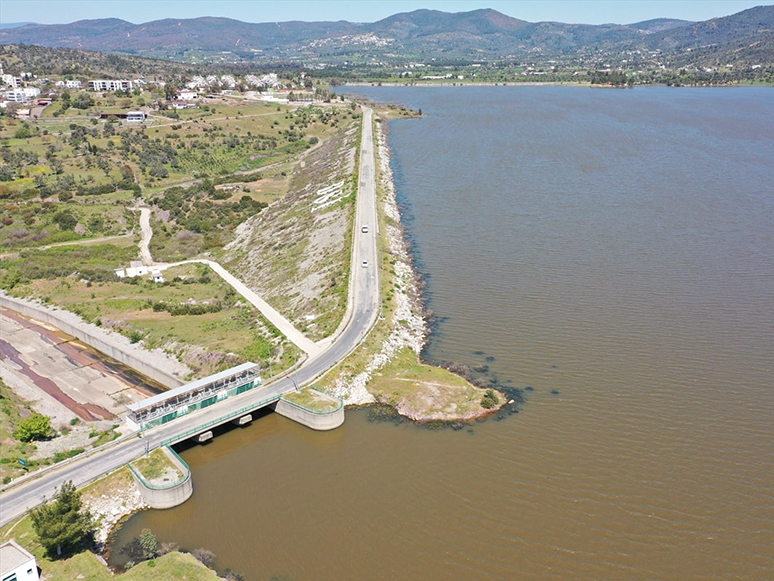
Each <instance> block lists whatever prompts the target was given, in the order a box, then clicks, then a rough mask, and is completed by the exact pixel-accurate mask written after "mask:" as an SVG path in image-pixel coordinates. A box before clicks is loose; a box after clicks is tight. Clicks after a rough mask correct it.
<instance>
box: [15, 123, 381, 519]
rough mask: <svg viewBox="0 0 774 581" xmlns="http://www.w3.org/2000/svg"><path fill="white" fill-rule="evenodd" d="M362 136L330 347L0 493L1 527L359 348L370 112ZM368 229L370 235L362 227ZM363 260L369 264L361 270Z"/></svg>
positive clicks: (365, 285)
mask: <svg viewBox="0 0 774 581" xmlns="http://www.w3.org/2000/svg"><path fill="white" fill-rule="evenodd" d="M363 111H364V114H363V136H362V140H361V155H360V184H359V188H358V196H357V210H356V218H355V224H354V228H355V235H354V244H353V252H352V283H351V287H350V301H351V304H350V310H349V312H350V313H351V318H350V320H349V323H348V325H347V326H346V328H345V329H344V331H343V332H342V333H341V334H340V335H339V336H338V337H337V338H336V340H335V341H333V343H331V344H330V345H329V346H327V347H326V348H325V349H324V350H322V351H320V352H319V353H318V354H316V355H315V356H313V357H310V358H309V359H307V360H306V361H305V362H304V363H303V364H302V365H301V366H300V367H299V368H298V369H297V370H296V371H294V372H293V373H292V374H290V375H288V376H286V377H284V378H282V379H280V380H278V381H274V382H272V383H270V384H268V385H267V386H265V387H262V388H260V389H257V390H253V391H250V392H247V393H244V394H242V395H240V396H238V397H234V398H231V399H227V400H225V401H223V402H220V403H218V404H217V405H214V406H211V407H209V408H206V409H204V410H200V411H198V412H196V413H193V414H190V415H188V416H185V417H184V418H180V419H178V420H175V421H173V422H170V423H169V424H165V425H163V426H159V427H156V428H153V429H152V430H148V431H146V432H145V433H144V434H143V437H139V436H137V437H132V438H129V439H128V440H125V441H123V442H120V443H118V444H116V445H115V446H113V447H111V448H109V449H108V450H105V451H102V452H97V453H94V454H91V455H89V456H86V457H84V458H81V459H76V460H75V461H72V462H70V463H67V464H66V465H63V466H61V467H58V468H55V469H52V470H48V471H46V472H44V473H43V474H41V475H40V477H38V478H34V479H31V480H29V481H27V482H24V483H22V484H20V485H18V486H15V487H13V488H11V489H9V490H8V491H6V492H3V493H2V494H0V526H3V525H5V524H7V523H8V522H11V521H12V520H14V519H16V518H18V517H19V516H21V515H22V514H24V513H25V512H26V511H28V510H29V509H30V508H33V507H35V506H37V505H38V504H40V503H41V502H43V501H44V499H45V498H51V497H53V496H54V494H55V493H56V489H57V488H58V487H59V486H61V484H62V483H64V482H67V481H68V480H72V481H73V483H74V484H75V485H76V486H81V485H83V484H86V483H88V482H90V481H92V480H95V479H96V478H99V477H100V476H101V475H103V474H106V473H108V472H111V471H113V470H115V469H117V468H120V467H121V466H123V465H124V464H126V463H128V462H130V461H131V460H133V459H135V458H138V457H139V456H141V455H143V454H144V453H145V450H146V446H148V449H151V450H152V449H154V448H155V447H157V446H158V445H159V444H160V443H161V442H163V441H167V440H170V439H176V438H180V437H181V435H182V434H185V433H186V432H188V431H189V430H191V429H194V428H196V427H198V426H203V425H205V424H207V423H208V422H210V421H215V420H217V419H219V418H222V417H224V416H226V415H229V414H230V413H234V412H236V411H238V410H241V409H243V408H245V407H248V406H250V405H253V404H257V403H258V402H260V401H263V400H265V399H267V398H270V397H272V396H278V395H280V394H282V393H287V392H289V391H293V390H294V389H296V387H297V386H303V385H306V384H308V383H311V382H312V381H313V380H314V379H315V378H317V377H319V376H320V375H321V374H322V373H324V372H325V371H327V370H328V369H330V368H331V367H333V366H334V365H336V364H337V363H338V362H339V361H341V360H342V359H344V358H345V357H346V356H347V355H348V354H349V353H350V352H352V350H354V349H355V347H357V346H358V345H359V344H360V342H361V341H362V340H363V339H364V337H365V335H366V334H367V333H368V331H369V330H370V329H371V326H372V325H373V324H374V322H375V321H376V318H377V316H378V313H379V269H378V263H377V235H378V227H377V214H376V169H375V163H376V161H375V159H374V141H373V128H372V119H373V112H372V111H371V109H368V108H363ZM363 225H368V232H367V233H364V232H362V226H363ZM363 261H367V263H368V265H367V266H365V267H364V266H362V263H363Z"/></svg>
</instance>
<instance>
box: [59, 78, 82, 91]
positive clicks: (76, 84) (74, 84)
mask: <svg viewBox="0 0 774 581" xmlns="http://www.w3.org/2000/svg"><path fill="white" fill-rule="evenodd" d="M56 86H57V87H65V88H66V89H80V88H81V82H80V81H78V80H72V79H69V80H66V81H57V82H56Z"/></svg>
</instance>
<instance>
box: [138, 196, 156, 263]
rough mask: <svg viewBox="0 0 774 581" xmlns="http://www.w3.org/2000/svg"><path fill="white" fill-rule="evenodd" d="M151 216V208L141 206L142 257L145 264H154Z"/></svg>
mask: <svg viewBox="0 0 774 581" xmlns="http://www.w3.org/2000/svg"><path fill="white" fill-rule="evenodd" d="M150 217H151V211H150V209H149V208H140V230H141V231H142V238H140V256H141V257H142V263H143V264H144V265H145V266H152V265H153V257H152V256H151V253H150V241H151V238H153V229H152V228H151V224H150Z"/></svg>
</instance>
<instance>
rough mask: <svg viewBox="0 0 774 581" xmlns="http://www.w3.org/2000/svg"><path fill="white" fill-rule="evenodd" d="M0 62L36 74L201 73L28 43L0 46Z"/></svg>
mask: <svg viewBox="0 0 774 581" xmlns="http://www.w3.org/2000/svg"><path fill="white" fill-rule="evenodd" d="M0 62H1V63H3V67H4V68H5V70H8V71H22V70H24V71H33V72H34V73H35V74H36V75H38V76H47V75H52V76H53V75H56V76H66V75H71V76H76V77H92V78H94V77H111V78H125V77H137V76H146V77H148V78H149V79H152V78H154V76H157V75H158V76H160V77H162V78H164V77H168V76H170V75H191V74H194V73H199V74H201V73H202V67H195V66H194V65H191V64H190V63H180V62H175V61H169V60H156V59H149V58H142V57H136V56H129V55H120V54H110V53H101V52H91V51H84V50H78V49H72V48H48V47H43V46H32V45H12V44H9V45H4V46H0Z"/></svg>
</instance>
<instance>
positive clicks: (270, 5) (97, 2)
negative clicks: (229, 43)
mask: <svg viewBox="0 0 774 581" xmlns="http://www.w3.org/2000/svg"><path fill="white" fill-rule="evenodd" d="M764 4H765V5H771V4H774V1H772V0H758V1H757V2H756V1H748V0H628V1H627V0H606V1H605V0H539V1H538V0H491V1H479V0H424V1H421V0H357V1H355V0H282V1H277V0H2V8H1V9H0V22H2V23H9V22H38V23H41V24H63V23H67V22H73V21H76V20H83V19H91V18H111V17H114V18H121V19H123V20H128V21H129V22H134V23H141V22H148V21H150V20H158V19H160V18H194V17H197V16H225V17H228V18H235V19H237V20H243V21H245V22H278V21H280V22H281V21H287V20H305V21H313V20H349V21H351V22H375V21H377V20H379V19H381V18H385V17H387V16H390V15H392V14H397V13H398V12H409V11H411V10H416V9H419V8H429V9H433V10H443V11H446V12H462V11H467V10H475V9H477V8H494V9H495V10H498V11H500V12H502V13H504V14H507V15H509V16H513V17H514V18H521V19H522V20H527V21H529V22H539V21H543V20H554V21H559V22H572V23H585V24H601V23H606V22H615V23H618V24H628V23H631V22H638V21H641V20H648V19H651V18H661V17H668V18H682V19H684V20H707V19H709V18H714V17H717V16H727V15H729V14H733V13H735V12H741V11H742V10H745V9H746V8H751V7H753V6H760V5H764Z"/></svg>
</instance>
